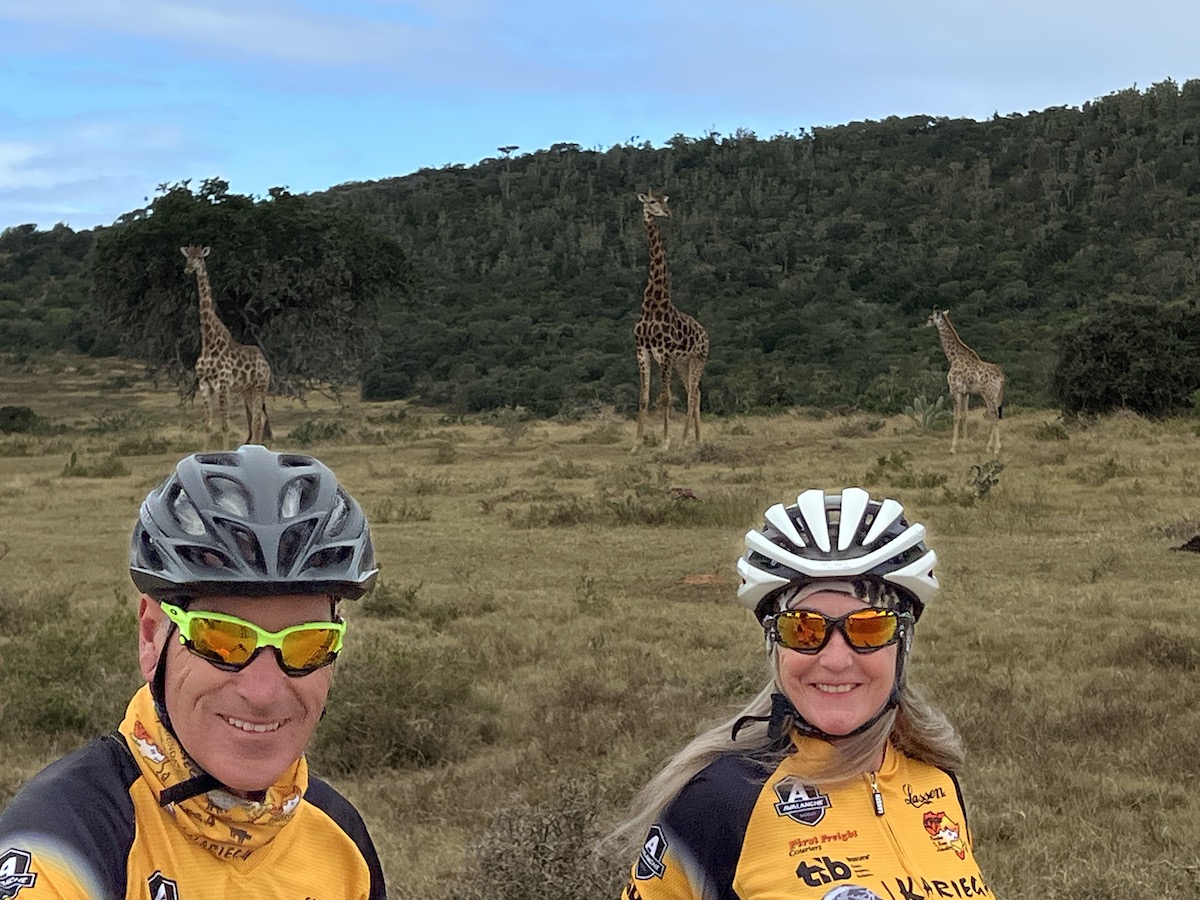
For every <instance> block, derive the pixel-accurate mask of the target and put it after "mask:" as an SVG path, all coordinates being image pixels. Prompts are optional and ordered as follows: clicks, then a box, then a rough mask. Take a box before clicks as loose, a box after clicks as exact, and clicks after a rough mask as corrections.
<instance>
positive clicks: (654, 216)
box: [633, 190, 708, 450]
mask: <svg viewBox="0 0 1200 900" xmlns="http://www.w3.org/2000/svg"><path fill="white" fill-rule="evenodd" d="M637 197H638V200H640V201H641V203H642V222H643V224H644V225H645V226H646V239H647V241H648V243H649V246H650V272H649V276H648V278H647V280H646V289H645V291H644V292H643V294H642V314H641V317H640V318H639V319H638V320H637V323H636V324H635V325H634V326H633V339H634V345H635V347H636V352H637V367H638V379H639V382H640V388H641V389H640V391H639V394H638V420H637V438H636V440H635V442H634V445H633V449H634V450H637V449H638V448H639V447H640V446H641V444H642V438H643V435H644V433H645V425H646V413H647V410H648V409H649V406H650V369H651V366H650V363H651V360H653V361H654V362H655V363H657V364H658V369H659V373H660V375H661V379H660V380H661V382H662V384H661V389H660V391H659V398H658V403H659V407H660V408H661V410H662V420H663V437H662V448H663V449H664V450H667V449H670V446H671V436H670V426H671V374H672V372H678V373H679V377H680V379H681V380H682V381H683V386H684V390H685V391H686V392H687V418H686V419H685V420H684V423H683V442H684V443H687V439H688V434H689V433H694V435H695V438H696V443H697V444H698V443H700V378H701V376H702V375H703V374H704V366H705V364H706V363H707V362H708V332H706V331H705V330H704V327H703V326H702V325H701V324H700V323H699V322H698V321H696V320H695V319H694V318H692V317H691V316H689V315H688V314H687V313H685V312H681V311H680V310H679V309H677V308H676V307H675V305H674V304H672V303H671V285H670V279H669V277H668V274H667V257H666V251H665V249H664V247H663V241H662V232H661V231H660V230H659V227H658V219H662V218H667V219H669V218H670V217H671V211H670V210H669V209H668V208H667V199H668V198H667V195H666V194H655V193H654V191H653V190H651V191H650V192H649V193H646V194H642V193H639V194H638V195H637Z"/></svg>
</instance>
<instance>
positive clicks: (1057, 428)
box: [1033, 422, 1071, 441]
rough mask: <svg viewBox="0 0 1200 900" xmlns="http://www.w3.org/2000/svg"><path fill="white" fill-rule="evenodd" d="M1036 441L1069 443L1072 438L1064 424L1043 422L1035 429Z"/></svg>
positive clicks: (1034, 436)
mask: <svg viewBox="0 0 1200 900" xmlns="http://www.w3.org/2000/svg"><path fill="white" fill-rule="evenodd" d="M1033 439H1034V440H1035V441H1068V440H1070V439H1071V436H1070V435H1069V434H1067V428H1066V426H1065V425H1063V423H1062V422H1042V423H1040V424H1039V425H1038V426H1037V427H1036V428H1034V429H1033Z"/></svg>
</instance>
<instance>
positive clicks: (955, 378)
mask: <svg viewBox="0 0 1200 900" xmlns="http://www.w3.org/2000/svg"><path fill="white" fill-rule="evenodd" d="M925 325H926V326H927V327H928V326H931V325H932V326H933V327H934V328H936V329H937V330H938V337H939V338H941V341H942V350H943V351H945V353H946V359H947V360H949V362H950V371H949V372H947V373H946V384H947V385H948V386H949V388H950V396H951V397H952V398H953V400H954V425H953V429H952V431H951V436H950V452H951V453H954V452H956V451H957V449H958V435H959V432H960V430H965V427H966V419H967V410H968V409H969V408H970V405H971V395H972V394H978V395H979V396H980V397H982V398H983V402H984V403H986V404H987V415H988V417H989V418H990V419H991V420H992V429H991V433H990V434H988V442H987V449H988V451H989V452H991V453H995V454H999V453H1000V419H1001V418H1002V417H1003V415H1004V370H1003V369H1001V368H1000V367H999V366H998V365H996V364H995V363H990V362H984V361H983V360H982V359H980V358H979V354H978V353H976V352H975V351H974V350H972V349H971V348H970V347H968V346H967V345H966V344H964V343H963V341H962V338H960V337H959V336H958V332H957V331H955V330H954V326H953V325H951V324H950V310H948V309H941V310H939V309H938V308H937V307H934V310H933V312H932V313H930V315H929V319H928V320H927V321H926V322H925Z"/></svg>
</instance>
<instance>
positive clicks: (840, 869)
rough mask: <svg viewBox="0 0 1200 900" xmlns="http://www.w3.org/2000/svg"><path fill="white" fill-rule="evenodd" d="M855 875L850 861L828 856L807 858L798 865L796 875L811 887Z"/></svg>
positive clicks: (844, 879)
mask: <svg viewBox="0 0 1200 900" xmlns="http://www.w3.org/2000/svg"><path fill="white" fill-rule="evenodd" d="M853 876H854V873H853V872H852V871H851V870H850V865H849V863H845V862H842V861H841V860H840V859H831V858H829V857H828V856H818V857H816V858H815V859H806V860H805V861H804V862H802V863H800V865H798V866H796V877H797V878H799V879H800V880H801V881H803V882H804V883H805V884H807V885H808V886H809V887H820V886H821V885H823V884H833V883H834V882H835V881H846V880H847V879H849V878H852V877H853ZM847 887H849V885H847Z"/></svg>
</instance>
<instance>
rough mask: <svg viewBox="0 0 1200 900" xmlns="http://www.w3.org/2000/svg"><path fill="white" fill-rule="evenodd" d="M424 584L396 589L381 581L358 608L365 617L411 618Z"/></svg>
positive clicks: (420, 582)
mask: <svg viewBox="0 0 1200 900" xmlns="http://www.w3.org/2000/svg"><path fill="white" fill-rule="evenodd" d="M424 584H425V583H424V582H423V581H418V582H417V583H416V584H412V585H405V586H404V587H394V586H393V585H392V584H390V583H388V582H385V581H382V580H381V581H379V582H378V583H377V584H376V585H375V590H373V591H371V593H369V594H367V596H365V597H363V599H362V600H361V601H359V604H358V608H359V609H360V610H361V611H362V613H363V615H365V616H371V617H372V618H376V619H392V618H397V617H400V616H411V615H412V614H413V613H414V612H415V611H416V608H417V592H418V591H419V590H421V588H422V587H423V586H424Z"/></svg>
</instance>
